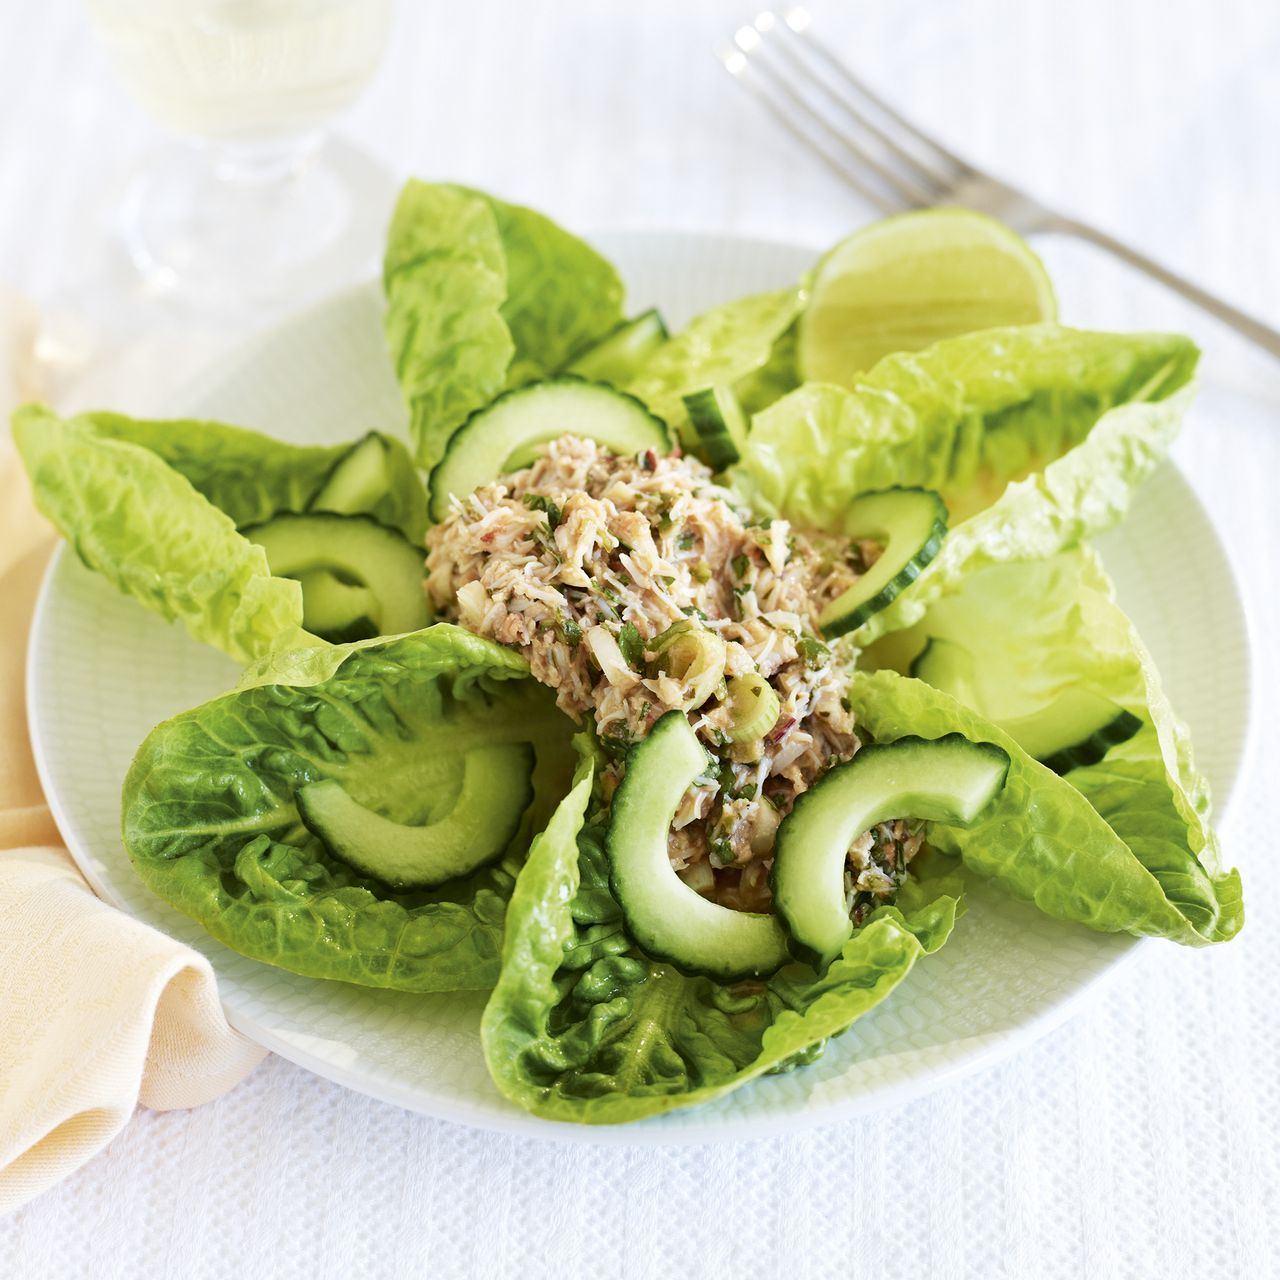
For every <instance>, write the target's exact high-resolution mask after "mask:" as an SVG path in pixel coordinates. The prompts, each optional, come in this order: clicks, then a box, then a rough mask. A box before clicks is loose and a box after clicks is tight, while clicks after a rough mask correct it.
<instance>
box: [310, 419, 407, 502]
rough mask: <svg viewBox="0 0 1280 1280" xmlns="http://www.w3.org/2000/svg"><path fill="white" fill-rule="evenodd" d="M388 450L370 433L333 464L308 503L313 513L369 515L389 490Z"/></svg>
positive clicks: (380, 439)
mask: <svg viewBox="0 0 1280 1280" xmlns="http://www.w3.org/2000/svg"><path fill="white" fill-rule="evenodd" d="M390 484H391V480H390V476H389V475H388V474H387V448H386V445H385V444H384V443H383V441H382V437H381V436H379V435H378V434H377V433H376V432H372V431H371V432H370V433H369V434H368V435H367V436H365V437H364V438H363V439H361V440H357V441H356V442H355V444H353V445H352V446H351V448H350V449H348V450H347V452H346V453H344V454H343V455H342V457H340V458H339V459H338V461H337V462H335V463H334V464H333V470H332V471H330V472H329V475H328V478H327V479H326V480H325V482H324V484H322V485H321V486H320V489H319V492H318V493H317V494H316V496H315V497H314V498H312V499H311V507H310V509H311V510H312V511H335V512H337V513H338V514H339V515H358V514H360V513H361V512H366V511H370V510H371V509H372V508H373V506H374V504H375V503H376V502H377V501H378V499H379V498H381V497H382V496H383V495H384V494H385V493H386V492H387V490H388V488H390Z"/></svg>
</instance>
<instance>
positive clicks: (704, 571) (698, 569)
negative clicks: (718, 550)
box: [693, 560, 711, 582]
mask: <svg viewBox="0 0 1280 1280" xmlns="http://www.w3.org/2000/svg"><path fill="white" fill-rule="evenodd" d="M693 577H694V581H695V582H710V581H711V566H710V565H709V564H708V563H707V562H706V561H705V560H699V561H698V563H697V564H695V565H694V566H693Z"/></svg>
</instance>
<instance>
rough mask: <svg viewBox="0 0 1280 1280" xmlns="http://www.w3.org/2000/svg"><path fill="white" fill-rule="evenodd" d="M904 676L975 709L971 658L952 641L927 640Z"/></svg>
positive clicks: (976, 686) (976, 693)
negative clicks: (929, 685)
mask: <svg viewBox="0 0 1280 1280" xmlns="http://www.w3.org/2000/svg"><path fill="white" fill-rule="evenodd" d="M908 674H909V675H911V676H913V677H914V678H915V679H916V680H923V681H924V682H925V684H931V685H933V687H934V688H935V689H941V690H942V692H943V693H949V694H950V695H951V696H952V697H953V698H956V699H958V700H959V701H961V702H963V703H964V704H965V706H967V707H974V708H975V709H976V707H977V705H978V685H977V677H976V674H975V666H974V661H973V654H971V653H970V652H969V650H968V649H966V648H965V647H964V646H963V645H959V644H956V643H955V641H954V640H943V639H942V638H941V637H939V636H930V637H929V639H928V641H926V643H925V646H924V648H923V649H921V650H920V655H919V657H917V658H916V660H915V661H914V662H913V663H912V664H911V670H910V671H909V672H908Z"/></svg>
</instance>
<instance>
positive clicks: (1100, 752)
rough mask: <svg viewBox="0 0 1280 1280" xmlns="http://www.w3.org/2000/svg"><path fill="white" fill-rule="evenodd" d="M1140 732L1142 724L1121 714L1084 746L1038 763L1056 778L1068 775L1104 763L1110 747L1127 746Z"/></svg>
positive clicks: (1085, 742)
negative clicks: (1125, 744)
mask: <svg viewBox="0 0 1280 1280" xmlns="http://www.w3.org/2000/svg"><path fill="white" fill-rule="evenodd" d="M1141 728H1142V721H1141V720H1140V719H1139V718H1138V717H1137V716H1135V715H1134V714H1133V712H1132V711H1123V710H1122V711H1121V712H1120V714H1119V715H1118V716H1116V718H1115V719H1114V720H1112V721H1111V723H1110V724H1108V725H1105V726H1103V728H1101V729H1099V730H1098V731H1097V733H1093V734H1090V735H1089V737H1087V738H1086V739H1085V740H1084V741H1083V742H1077V743H1075V744H1074V745H1072V746H1070V747H1063V749H1062V750H1061V751H1055V752H1053V754H1052V755H1047V756H1045V757H1044V758H1043V759H1041V761H1040V763H1041V764H1042V765H1044V767H1045V768H1046V769H1052V770H1053V772H1054V773H1056V774H1067V773H1070V772H1071V771H1072V769H1087V768H1088V767H1089V766H1090V765H1093V764H1098V763H1099V762H1100V761H1102V760H1103V759H1105V758H1106V754H1107V752H1108V751H1110V750H1111V748H1112V747H1118V746H1119V745H1120V744H1121V743H1122V742H1128V741H1129V739H1130V738H1132V737H1133V736H1134V735H1135V734H1136V733H1137V732H1138V730H1139V729H1141Z"/></svg>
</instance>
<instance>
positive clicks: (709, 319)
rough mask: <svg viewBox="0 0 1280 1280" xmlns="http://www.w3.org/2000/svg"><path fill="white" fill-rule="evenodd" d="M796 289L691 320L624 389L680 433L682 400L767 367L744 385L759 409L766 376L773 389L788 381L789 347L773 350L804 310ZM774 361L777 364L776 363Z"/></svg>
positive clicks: (724, 307)
mask: <svg viewBox="0 0 1280 1280" xmlns="http://www.w3.org/2000/svg"><path fill="white" fill-rule="evenodd" d="M804 299H805V290H804V287H803V286H801V285H796V286H795V287H794V288H789V289H777V290H775V291H774V292H772V293H758V294H753V295H751V296H750V297H747V298H738V299H737V300H735V301H733V302H725V303H722V304H721V305H720V306H718V307H712V308H711V310H710V311H704V312H703V313H702V314H701V315H700V316H696V317H695V318H694V319H693V320H691V321H689V323H688V324H687V325H686V326H685V327H684V328H683V329H682V330H681V331H680V332H679V333H677V334H676V335H675V336H674V337H672V338H669V339H668V340H667V341H666V342H664V343H663V344H662V346H660V347H659V348H658V349H657V350H656V351H655V352H654V353H653V355H651V356H650V357H649V359H648V360H646V361H645V363H644V364H643V365H642V366H641V368H640V371H639V372H638V373H637V374H636V376H635V377H634V378H633V379H632V380H631V382H630V384H629V385H628V387H627V390H628V391H630V392H631V393H632V394H633V395H637V396H639V397H640V399H642V400H643V401H644V402H645V403H646V404H648V406H649V407H650V408H651V409H652V410H653V411H654V413H656V414H657V415H658V416H659V417H660V418H663V419H664V420H665V421H666V422H668V423H670V424H671V425H672V426H674V427H677V428H679V427H680V426H681V425H682V424H684V423H685V422H686V421H687V418H688V415H687V414H686V412H685V407H684V399H683V397H684V396H686V395H688V394H690V393H691V392H694V391H701V390H703V389H704V388H706V387H712V386H736V385H739V384H741V383H742V382H743V380H744V379H749V378H751V376H752V375H753V374H761V371H762V370H764V369H765V368H766V367H768V366H770V365H772V366H773V369H772V372H771V373H770V374H769V375H763V374H761V381H760V382H758V383H755V384H751V383H748V384H747V391H748V398H749V399H750V400H751V402H752V403H754V404H759V403H760V401H761V400H762V399H765V398H767V397H768V395H769V391H768V389H767V386H768V384H767V383H766V382H765V381H764V378H765V377H766V376H767V377H768V378H770V379H774V380H775V385H776V384H777V383H778V382H781V381H782V380H785V379H786V378H787V377H789V374H788V370H787V360H788V358H790V360H791V361H792V362H793V364H794V345H793V346H792V348H791V355H790V357H788V354H787V350H788V349H787V346H786V344H785V343H782V344H781V346H782V349H781V351H776V347H777V346H778V345H779V344H780V343H781V340H782V339H783V336H784V335H785V334H786V333H787V331H788V330H789V329H790V328H791V326H792V324H793V323H794V321H795V319H796V316H798V315H799V314H800V309H801V307H802V306H803V305H804ZM775 357H776V363H775Z"/></svg>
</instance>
